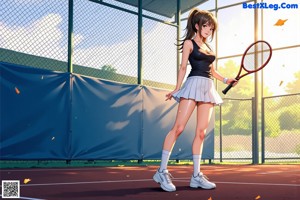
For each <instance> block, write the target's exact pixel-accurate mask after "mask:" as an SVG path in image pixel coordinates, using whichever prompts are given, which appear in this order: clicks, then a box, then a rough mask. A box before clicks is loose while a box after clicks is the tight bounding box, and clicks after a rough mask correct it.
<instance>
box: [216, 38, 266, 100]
mask: <svg viewBox="0 0 300 200" xmlns="http://www.w3.org/2000/svg"><path fill="white" fill-rule="evenodd" d="M271 57H272V47H271V45H270V44H269V43H268V42H266V41H263V40H258V41H256V42H254V43H252V44H251V45H250V46H249V47H248V48H247V49H246V51H245V52H244V54H243V57H242V61H241V65H240V70H239V73H238V74H237V76H236V77H235V79H236V80H239V79H241V78H243V77H244V76H246V75H249V74H252V73H254V72H257V71H259V70H261V69H263V68H264V67H265V66H266V65H267V64H268V62H269V61H270V59H271ZM256 66H258V67H256ZM242 69H244V70H245V71H246V72H245V73H244V74H242V75H241V72H242ZM234 83H235V82H234V81H233V82H231V83H230V84H229V85H228V86H227V87H226V88H225V89H224V90H223V91H222V92H223V94H226V93H227V92H228V91H229V90H230V88H232V86H233V84H234Z"/></svg>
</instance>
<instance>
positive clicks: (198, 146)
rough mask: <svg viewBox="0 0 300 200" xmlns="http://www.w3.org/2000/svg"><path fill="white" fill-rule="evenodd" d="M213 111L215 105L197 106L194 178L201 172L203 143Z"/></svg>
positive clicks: (199, 104)
mask: <svg viewBox="0 0 300 200" xmlns="http://www.w3.org/2000/svg"><path fill="white" fill-rule="evenodd" d="M212 111H213V104H211V103H198V104H197V126H196V133H195V138H194V141H193V149H192V152H193V162H194V176H197V175H198V173H199V172H200V161H201V156H202V148H203V145H202V144H203V141H204V138H205V134H206V130H207V128H208V125H209V121H210V118H211V115H212Z"/></svg>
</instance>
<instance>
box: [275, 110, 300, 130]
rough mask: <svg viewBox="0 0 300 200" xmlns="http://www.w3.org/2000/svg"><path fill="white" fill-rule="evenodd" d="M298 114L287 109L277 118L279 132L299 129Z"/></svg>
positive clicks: (296, 111)
mask: <svg viewBox="0 0 300 200" xmlns="http://www.w3.org/2000/svg"><path fill="white" fill-rule="evenodd" d="M299 119H300V112H299V110H295V109H294V108H293V107H287V108H286V109H285V110H284V111H283V112H281V113H280V116H279V124H280V128H281V130H293V129H294V128H295V127H298V128H299V129H300V120H299Z"/></svg>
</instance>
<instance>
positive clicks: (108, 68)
mask: <svg viewBox="0 0 300 200" xmlns="http://www.w3.org/2000/svg"><path fill="white" fill-rule="evenodd" d="M100 70H101V71H103V72H110V73H117V69H116V68H114V67H113V66H111V65H104V66H102V67H101V69H100Z"/></svg>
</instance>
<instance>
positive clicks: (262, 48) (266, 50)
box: [243, 42, 271, 72]
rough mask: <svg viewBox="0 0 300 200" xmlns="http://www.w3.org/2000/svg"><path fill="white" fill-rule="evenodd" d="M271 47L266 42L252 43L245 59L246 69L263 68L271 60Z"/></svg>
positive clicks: (255, 69)
mask: <svg viewBox="0 0 300 200" xmlns="http://www.w3.org/2000/svg"><path fill="white" fill-rule="evenodd" d="M270 53H271V52H270V47H269V46H268V45H267V44H266V43H264V42H258V43H255V44H254V45H252V46H251V47H250V48H249V49H248V51H247V52H246V55H245V57H244V60H243V64H244V69H245V70H246V71H249V72H250V71H257V70H259V69H261V68H262V67H263V66H264V65H265V64H266V62H267V61H268V60H269V57H270V56H271V55H270Z"/></svg>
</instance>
